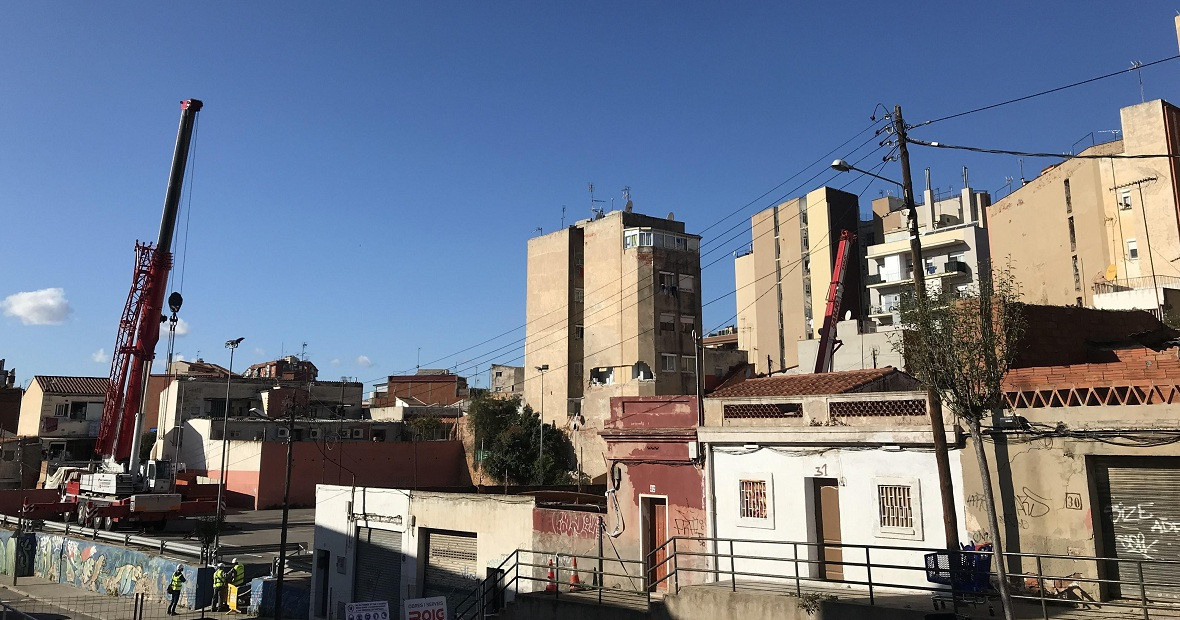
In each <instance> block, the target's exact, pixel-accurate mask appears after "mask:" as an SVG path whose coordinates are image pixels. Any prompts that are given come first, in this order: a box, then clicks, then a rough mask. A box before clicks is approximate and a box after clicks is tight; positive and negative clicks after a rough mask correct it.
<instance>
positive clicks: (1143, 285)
mask: <svg viewBox="0 0 1180 620" xmlns="http://www.w3.org/2000/svg"><path fill="white" fill-rule="evenodd" d="M1161 286H1163V287H1167V288H1180V276H1140V277H1138V278H1123V279H1121V280H1111V281H1110V282H1095V283H1094V292H1095V293H1099V294H1101V293H1119V292H1123V291H1136V290H1139V289H1152V288H1158V287H1161Z"/></svg>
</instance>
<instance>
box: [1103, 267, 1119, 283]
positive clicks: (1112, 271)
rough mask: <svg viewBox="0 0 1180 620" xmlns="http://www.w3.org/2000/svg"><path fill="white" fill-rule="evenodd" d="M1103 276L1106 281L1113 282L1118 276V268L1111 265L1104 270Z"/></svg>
mask: <svg viewBox="0 0 1180 620" xmlns="http://www.w3.org/2000/svg"><path fill="white" fill-rule="evenodd" d="M1104 275H1105V276H1106V279H1107V281H1110V282H1113V281H1114V280H1115V278H1117V277H1118V275H1119V268H1118V267H1115V266H1114V265H1111V266H1109V267H1107V268H1106V273H1105V274H1104Z"/></svg>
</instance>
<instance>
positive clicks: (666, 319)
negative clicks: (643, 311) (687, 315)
mask: <svg viewBox="0 0 1180 620" xmlns="http://www.w3.org/2000/svg"><path fill="white" fill-rule="evenodd" d="M660 331H662V332H673V331H676V315H674V314H672V313H671V312H662V313H660Z"/></svg>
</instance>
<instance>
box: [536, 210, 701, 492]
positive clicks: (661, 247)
mask: <svg viewBox="0 0 1180 620" xmlns="http://www.w3.org/2000/svg"><path fill="white" fill-rule="evenodd" d="M700 276H701V261H700V236H699V235H692V234H687V233H685V231H684V223H683V222H678V221H676V220H674V219H673V218H672V214H671V213H669V214H668V217H667V218H659V217H651V216H647V215H641V214H639V213H634V212H631V211H630V206H628V210H626V211H613V212H610V213H605V214H603V213H598V214H596V215H595V217H594V218H592V219H589V220H583V221H580V222H578V223H576V224H574V225H572V226H569V227H568V228H565V229H562V230H559V231H556V232H552V233H549V234H547V235H542V236H540V237H534V238H533V239H530V240H529V243H528V290H527V301H526V314H527V320H528V321H527V327H526V329H525V353H524V355H525V367H524V397H525V402H527V403H528V404H529V405H531V406H532V408H533V409H534V410H535V411H538V412H543V417H544V419H545V421H546V422H548V423H555V424H557V425H558V426H559V427H561V428H570V429H571V430H578V429H583V430H585V431H587V432H586V433H583V435H584V436H585V438H586V440H587V441H595V442H596V443H595V444H594V447H586V454H585V461H586V465H594V464H595V463H597V464H598V465H599V466H601V463H602V458H601V457H599V456H598V455H597V454H593V455H592V452H597V451H598V450H599V449H602V450H605V444H604V443H603V444H602V445H598V438H597V436H596V435H595V433H596V432H597V430H600V429H602V428H603V423H604V422H605V421H606V420H607V419H608V418H609V415H610V397H612V396H656V395H670V394H693V393H695V390H696V375H695V357H694V356H695V346H694V342H693V337H692V333H693V332H694V331H695V332H696V333H698V334H700V333H701V298H700ZM539 368H545V370H539ZM592 430H593V433H592V432H590V431H592ZM577 441H578V439H577V438H576V439H575V445H577ZM588 469H589V468H588ZM592 475H593V474H592Z"/></svg>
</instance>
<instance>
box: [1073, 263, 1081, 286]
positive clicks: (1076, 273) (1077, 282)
mask: <svg viewBox="0 0 1180 620" xmlns="http://www.w3.org/2000/svg"><path fill="white" fill-rule="evenodd" d="M1073 290H1075V291H1080V290H1082V272H1081V271H1080V270H1079V269H1078V257H1077V256H1075V257H1073Z"/></svg>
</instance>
